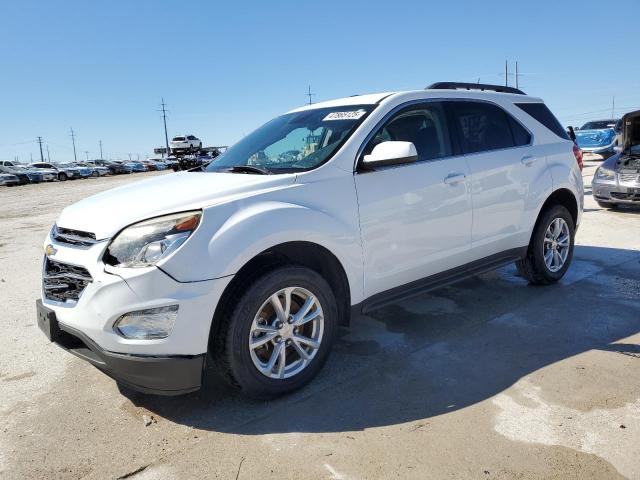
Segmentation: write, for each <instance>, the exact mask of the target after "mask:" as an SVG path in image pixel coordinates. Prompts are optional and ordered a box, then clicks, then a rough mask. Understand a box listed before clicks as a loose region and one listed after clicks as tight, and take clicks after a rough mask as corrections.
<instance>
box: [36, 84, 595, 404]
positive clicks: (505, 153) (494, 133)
mask: <svg viewBox="0 0 640 480" xmlns="http://www.w3.org/2000/svg"><path fill="white" fill-rule="evenodd" d="M461 88H462V89H461ZM468 88H481V89H484V90H483V91H473V90H469V89H468ZM490 88H492V87H491V86H483V85H472V86H469V85H466V84H452V83H446V84H436V85H433V86H432V87H431V88H429V89H426V90H421V91H411V92H398V93H382V94H374V95H363V96H355V97H349V98H343V99H339V100H333V101H329V102H324V103H318V104H314V105H309V106H305V107H302V108H299V109H296V110H293V111H291V112H289V113H287V114H285V115H282V116H280V117H277V118H275V119H274V120H272V121H270V122H269V123H267V124H266V125H264V126H262V127H260V128H259V129H258V130H256V131H255V132H253V133H252V134H250V135H248V136H247V137H245V138H243V139H242V140H241V141H240V142H238V143H237V144H236V145H235V146H233V147H231V148H230V149H229V150H228V151H227V152H226V153H224V154H223V155H222V156H220V157H219V158H218V159H216V161H215V162H212V163H210V164H209V165H208V166H206V167H204V168H203V169H202V170H199V171H187V172H180V173H175V174H170V175H166V176H162V177H157V178H154V179H150V180H147V181H144V182H140V183H135V184H130V185H127V186H124V187H119V188H118V189H116V190H112V191H107V192H104V193H100V194H98V195H95V196H93V197H90V198H88V199H86V200H83V201H81V202H78V203H76V204H75V205H72V206H70V207H67V208H66V209H65V210H64V211H63V212H62V214H61V215H60V217H59V219H58V221H57V224H56V225H54V226H53V228H52V230H51V233H50V235H49V236H48V238H47V239H46V242H45V252H46V257H45V259H44V265H43V290H42V295H43V299H42V300H41V301H40V300H39V301H38V317H39V318H38V321H39V325H40V327H41V328H42V330H43V331H44V332H45V333H46V334H47V336H48V337H49V338H50V339H51V340H52V341H54V342H56V343H58V344H59V345H61V346H62V347H63V348H65V349H67V350H69V351H70V352H72V353H74V354H75V355H77V356H79V357H82V358H84V359H86V360H87V361H89V362H91V363H92V364H93V365H95V366H96V367H98V368H99V369H101V370H103V371H104V372H105V373H106V374H108V375H110V376H112V377H114V378H115V379H116V380H117V381H118V382H119V383H120V384H123V385H125V386H127V387H129V388H133V389H136V390H139V391H143V392H149V393H159V394H179V393H185V392H189V391H193V390H197V389H198V388H200V386H201V383H202V381H203V372H204V371H205V369H204V366H205V363H206V364H207V365H213V367H214V368H217V369H219V370H221V371H222V372H223V373H224V374H225V375H226V377H227V378H228V379H229V381H230V382H231V383H232V384H234V385H236V386H237V387H239V388H241V389H242V390H243V391H244V392H245V393H246V394H249V395H253V396H261V397H268V396H273V395H278V394H282V393H285V392H289V391H292V390H294V389H296V388H299V387H301V386H302V385H304V384H305V383H307V382H308V381H309V380H311V379H312V378H313V377H314V376H315V375H316V374H317V373H318V371H319V370H320V369H321V368H322V365H323V363H324V362H325V360H326V358H327V355H328V354H329V351H330V349H331V346H332V344H333V342H334V338H335V334H336V329H337V327H338V326H339V325H348V324H349V319H350V317H351V316H352V315H353V314H355V313H360V312H368V311H371V310H373V309H375V308H378V307H380V306H382V305H385V304H388V303H390V302H397V301H398V300H400V299H401V298H403V297H406V296H411V295H415V294H418V293H421V292H424V291H427V290H430V289H433V288H436V287H438V286H442V285H444V284H449V283H451V282H454V281H457V280H459V279H462V278H464V277H467V276H469V275H473V274H477V273H479V272H483V271H486V270H490V269H494V268H496V267H499V266H501V265H504V264H507V263H509V262H516V264H517V267H518V270H519V272H520V274H521V275H522V276H523V277H525V278H526V279H528V280H529V281H530V282H531V283H535V284H551V283H554V282H556V281H558V280H559V279H560V278H561V277H562V276H563V275H564V274H565V272H566V271H567V268H568V267H569V264H570V263H571V258H572V253H573V244H574V235H575V232H576V228H577V226H578V223H579V222H580V217H581V213H582V209H583V185H582V176H581V172H580V170H581V161H582V160H581V157H580V155H579V150H578V149H577V148H576V147H575V145H574V144H573V142H572V141H571V140H570V139H569V138H568V137H567V134H566V132H565V131H564V129H563V128H562V126H561V125H560V124H559V123H558V121H557V120H556V119H555V117H554V116H553V115H552V114H551V112H550V111H549V110H548V109H547V107H546V106H545V105H544V103H542V101H541V100H540V99H537V98H532V97H529V96H526V95H524V94H522V93H521V92H519V91H517V90H515V89H505V88H499V87H493V88H494V90H497V91H489V89H490Z"/></svg>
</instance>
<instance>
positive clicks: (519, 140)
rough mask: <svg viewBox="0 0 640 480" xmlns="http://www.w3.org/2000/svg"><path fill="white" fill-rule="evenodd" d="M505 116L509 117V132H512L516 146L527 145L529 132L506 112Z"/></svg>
mask: <svg viewBox="0 0 640 480" xmlns="http://www.w3.org/2000/svg"><path fill="white" fill-rule="evenodd" d="M507 118H508V119H509V126H510V127H511V133H513V141H514V142H515V144H516V147H522V146H524V145H529V143H531V135H530V134H529V132H527V131H526V130H525V129H524V127H523V126H522V125H520V124H519V123H518V122H516V120H515V119H514V118H513V117H512V116H511V115H509V114H507Z"/></svg>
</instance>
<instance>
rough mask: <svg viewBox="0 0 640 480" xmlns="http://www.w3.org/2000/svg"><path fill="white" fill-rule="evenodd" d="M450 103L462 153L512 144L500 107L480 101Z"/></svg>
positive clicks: (507, 122) (507, 125) (505, 117)
mask: <svg viewBox="0 0 640 480" xmlns="http://www.w3.org/2000/svg"><path fill="white" fill-rule="evenodd" d="M451 105H452V108H453V112H454V121H455V125H456V127H457V129H458V132H459V136H460V143H461V147H462V151H463V152H464V153H477V152H484V151H488V150H497V149H500V148H510V147H513V146H514V141H513V136H512V134H511V128H510V126H509V121H508V119H507V115H506V113H505V112H504V110H502V109H501V108H500V107H497V106H496V105H491V104H489V103H482V102H452V103H451Z"/></svg>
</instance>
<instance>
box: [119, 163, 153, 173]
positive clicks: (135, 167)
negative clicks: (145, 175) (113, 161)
mask: <svg viewBox="0 0 640 480" xmlns="http://www.w3.org/2000/svg"><path fill="white" fill-rule="evenodd" d="M124 165H125V166H127V167H128V168H131V171H132V172H146V171H148V170H147V167H146V165H145V164H144V163H142V162H133V161H132V162H125V164H124Z"/></svg>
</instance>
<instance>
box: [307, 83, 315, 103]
mask: <svg viewBox="0 0 640 480" xmlns="http://www.w3.org/2000/svg"><path fill="white" fill-rule="evenodd" d="M314 95H315V93H311V85H309V88H308V89H307V97H309V105H311V104H312V103H313V102H312V101H311V97H313V96H314Z"/></svg>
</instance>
